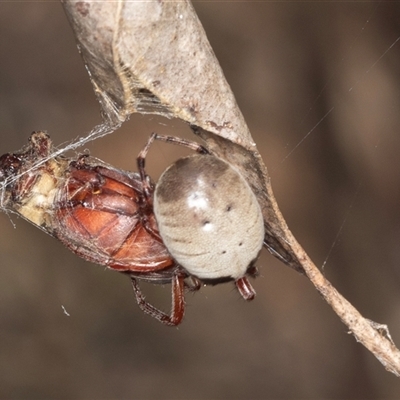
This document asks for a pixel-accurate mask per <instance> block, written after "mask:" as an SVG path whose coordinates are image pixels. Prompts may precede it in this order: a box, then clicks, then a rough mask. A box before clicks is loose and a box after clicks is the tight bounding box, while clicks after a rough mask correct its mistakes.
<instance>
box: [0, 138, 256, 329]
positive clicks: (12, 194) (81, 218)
mask: <svg viewBox="0 0 400 400" xmlns="http://www.w3.org/2000/svg"><path fill="white" fill-rule="evenodd" d="M154 139H160V140H164V141H167V142H174V143H178V144H180V145H184V146H186V147H189V148H191V149H193V150H195V151H196V152H197V153H200V154H208V151H207V150H206V149H205V148H204V147H202V146H200V145H198V144H196V143H194V142H189V141H185V140H183V139H178V138H172V137H168V136H160V135H156V134H153V135H152V136H151V138H150V139H149V141H148V143H147V145H146V146H145V148H144V149H143V150H142V152H141V153H140V154H139V156H138V158H137V163H138V169H139V173H133V172H126V171H122V170H118V169H115V168H114V167H111V166H109V165H107V164H105V163H103V162H102V161H100V160H98V159H94V158H92V157H89V156H87V155H82V156H79V157H78V158H76V159H70V158H65V157H62V156H58V157H51V153H52V151H53V149H52V143H51V140H50V138H49V136H48V135H47V134H46V133H44V132H41V131H39V132H34V133H33V134H32V135H31V137H30V139H29V143H28V145H27V146H26V147H24V148H23V149H22V150H21V151H19V152H16V153H13V154H5V155H3V156H1V157H0V184H1V186H0V190H1V204H0V206H1V209H3V210H4V211H11V212H15V213H17V214H19V215H21V216H22V217H24V218H25V219H27V220H28V221H29V222H31V223H33V224H35V225H36V226H38V227H39V228H41V229H43V230H44V231H45V232H47V233H49V234H50V235H52V236H53V237H55V238H57V239H59V240H60V241H61V242H63V243H64V245H65V246H66V247H68V248H69V249H70V250H72V251H73V252H74V253H75V254H77V255H78V256H80V257H82V258H84V259H86V260H88V261H91V262H94V263H97V264H101V265H105V266H107V267H109V268H111V269H115V270H117V271H120V272H124V273H127V274H129V276H130V277H131V281H132V285H133V289H134V292H135V295H136V300H137V302H138V304H139V307H140V308H141V309H142V310H143V311H144V312H146V313H148V314H150V315H151V316H153V317H154V318H156V319H157V320H159V321H160V322H162V323H164V324H166V325H178V324H179V323H180V322H181V320H182V318H183V315H184V306H185V303H184V291H185V289H188V290H198V289H199V288H200V285H201V282H210V283H212V284H216V283H220V282H225V281H228V280H235V282H236V286H237V288H238V290H239V292H240V293H241V295H242V296H243V297H244V298H245V299H246V300H251V299H253V298H254V295H255V292H254V289H253V288H252V287H251V285H250V283H249V282H248V279H247V278H246V276H244V275H245V274H247V275H250V276H255V275H256V273H257V271H256V269H255V267H253V263H251V264H250V265H249V266H247V265H246V266H244V272H243V273H242V274H240V276H238V277H233V276H225V275H223V276H217V277H214V279H207V276H204V277H201V276H200V277H196V276H195V275H193V273H191V272H188V269H187V268H185V266H181V265H179V264H178V263H177V262H176V261H175V259H174V258H172V256H171V255H170V253H169V251H168V249H167V248H166V247H165V245H164V243H163V240H162V238H161V237H160V233H159V229H158V226H157V221H156V217H155V215H154V211H153V196H154V190H155V185H154V184H153V183H152V182H151V180H150V178H149V177H148V176H147V175H146V173H145V169H144V164H145V157H146V154H147V152H148V150H149V147H150V145H151V143H152V141H153V140H154ZM210 157H212V156H210ZM251 224H252V225H253V224H254V223H253V222H251ZM262 229H263V228H262ZM258 230H260V229H258ZM260 234H261V235H263V231H262V232H261V231H260ZM261 243H262V239H261ZM240 245H241V244H240ZM260 247H261V245H260ZM258 251H259V250H257V251H256V254H257V252H258ZM211 268H212V266H211ZM189 271H190V269H189ZM199 278H200V279H199ZM138 279H140V280H144V281H148V282H152V283H158V284H165V283H171V284H172V310H171V313H170V314H166V313H164V312H162V311H160V310H159V309H157V308H155V307H154V306H152V305H151V304H149V303H148V302H146V301H145V299H144V296H143V295H142V293H141V290H140V288H139V285H138V282H137V280H138Z"/></svg>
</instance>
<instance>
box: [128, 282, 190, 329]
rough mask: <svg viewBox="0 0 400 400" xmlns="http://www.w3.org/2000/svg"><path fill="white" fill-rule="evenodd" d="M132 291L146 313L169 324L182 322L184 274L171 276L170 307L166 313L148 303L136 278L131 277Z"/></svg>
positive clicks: (173, 324)
mask: <svg viewBox="0 0 400 400" xmlns="http://www.w3.org/2000/svg"><path fill="white" fill-rule="evenodd" d="M131 281H132V287H133V291H134V293H135V296H136V301H137V303H138V305H139V307H140V309H141V310H142V311H143V312H145V313H146V314H149V315H151V316H152V317H153V318H155V319H157V320H158V321H160V322H161V323H163V324H165V325H169V326H176V325H179V324H180V323H181V322H182V318H183V315H184V313H185V297H184V276H183V275H180V274H174V276H173V277H172V308H171V313H170V314H169V315H168V314H166V313H164V312H163V311H161V310H159V309H158V308H156V307H154V306H153V305H151V304H150V303H148V302H147V301H146V300H145V298H144V296H143V294H142V291H141V290H140V287H139V284H138V282H137V280H136V279H135V278H133V277H131Z"/></svg>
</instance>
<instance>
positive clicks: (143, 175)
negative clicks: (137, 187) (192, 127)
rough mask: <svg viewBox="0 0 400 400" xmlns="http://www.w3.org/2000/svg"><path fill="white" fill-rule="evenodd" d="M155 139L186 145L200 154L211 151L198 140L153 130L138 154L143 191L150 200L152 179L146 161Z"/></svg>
mask: <svg viewBox="0 0 400 400" xmlns="http://www.w3.org/2000/svg"><path fill="white" fill-rule="evenodd" d="M154 140H161V141H163V142H166V143H172V144H177V145H180V146H184V147H187V148H189V149H192V150H193V151H196V152H197V153H200V154H209V151H208V150H207V149H206V148H205V147H204V146H202V145H200V144H198V143H197V142H193V141H190V140H185V139H181V138H179V137H175V136H166V135H159V134H158V133H155V132H153V133H152V134H151V135H150V137H149V140H148V141H147V143H146V145H145V146H144V148H143V150H141V152H140V153H139V155H138V156H137V159H136V161H137V166H138V170H139V174H140V179H141V180H142V185H143V193H144V195H145V197H146V198H147V199H148V200H149V199H150V198H151V187H150V181H149V179H148V178H147V175H146V170H145V162H146V156H147V153H148V152H149V149H150V146H151V145H152V143H153V142H154Z"/></svg>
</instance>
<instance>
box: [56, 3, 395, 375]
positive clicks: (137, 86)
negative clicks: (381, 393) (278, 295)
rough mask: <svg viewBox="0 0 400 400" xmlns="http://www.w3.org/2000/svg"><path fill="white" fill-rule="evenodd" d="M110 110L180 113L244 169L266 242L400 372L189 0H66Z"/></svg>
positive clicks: (382, 332) (116, 114) (116, 118)
mask: <svg viewBox="0 0 400 400" xmlns="http://www.w3.org/2000/svg"><path fill="white" fill-rule="evenodd" d="M62 3H63V5H64V8H65V11H66V14H67V16H68V18H69V20H70V22H71V26H72V28H73V30H74V33H75V36H76V40H77V43H78V47H79V50H80V51H81V54H82V56H83V58H84V61H85V63H86V67H87V69H88V71H89V74H90V79H91V81H92V83H93V87H94V90H95V92H96V94H97V96H98V99H99V102H100V104H101V107H102V110H103V114H104V116H105V119H106V120H107V121H108V122H109V121H112V122H113V123H115V125H118V124H119V123H121V122H123V121H124V120H126V119H127V118H128V117H129V115H130V114H132V113H134V112H140V113H153V114H160V115H163V116H165V117H168V118H171V117H176V118H180V119H181V120H183V121H186V122H188V123H189V124H191V125H192V126H193V130H194V132H195V133H196V134H197V135H199V136H200V137H201V138H202V139H203V140H204V141H205V142H206V144H207V147H208V148H209V150H210V151H211V152H213V153H214V154H216V155H218V156H219V157H221V158H223V159H225V160H227V161H228V162H230V163H231V164H232V165H234V166H235V167H236V168H238V169H239V170H240V171H241V173H242V174H243V175H244V176H245V177H246V179H247V180H248V182H249V183H250V185H251V186H252V188H253V190H254V192H255V193H256V195H257V197H258V200H259V202H260V205H261V208H262V211H263V215H264V221H265V229H266V236H265V246H266V247H267V248H268V249H269V251H270V252H271V253H272V254H273V255H274V256H276V257H277V258H279V259H280V260H281V261H283V262H284V263H285V264H287V265H288V266H290V267H291V268H294V269H295V270H297V271H298V272H301V273H304V274H305V275H306V276H307V277H308V278H309V280H310V281H311V282H312V284H313V285H314V286H315V288H316V289H317V290H318V292H319V293H320V294H321V295H322V296H323V298H324V299H325V300H326V302H327V303H328V304H330V305H331V307H332V308H333V310H334V311H335V312H336V314H337V315H338V316H339V317H340V319H341V320H342V321H343V323H344V324H345V325H346V326H347V327H348V328H349V332H351V333H352V334H353V335H354V336H355V338H356V340H357V341H359V342H360V343H362V344H363V345H364V346H365V347H366V348H367V349H368V350H370V351H371V352H372V353H373V354H374V355H375V356H376V357H377V358H378V360H379V361H381V363H382V364H383V365H384V366H385V368H386V369H387V370H388V371H390V372H392V373H394V374H395V375H397V376H400V352H399V350H398V349H397V348H396V346H395V345H394V344H393V342H392V340H391V338H390V335H389V333H388V331H387V328H386V327H385V326H384V325H379V324H377V323H374V322H372V321H370V320H368V319H366V318H364V317H363V316H362V315H361V314H360V313H359V312H358V311H357V310H356V309H355V308H354V307H353V306H352V305H351V304H350V303H349V302H348V301H347V300H346V299H345V298H344V297H343V296H341V295H340V294H339V293H338V291H337V290H336V289H335V288H334V287H333V286H332V285H331V284H330V282H329V281H328V280H327V279H326V278H325V277H324V276H323V275H322V274H321V272H320V271H319V269H318V268H317V267H316V266H315V265H314V264H313V263H312V261H311V260H310V258H309V257H308V256H307V254H306V253H305V252H304V250H303V249H302V247H301V246H300V245H299V244H298V242H297V241H296V240H295V238H294V237H293V235H292V233H291V232H290V230H289V229H288V227H287V225H286V222H285V220H284V218H283V217H282V214H281V212H280V210H279V208H278V205H277V203H276V200H275V197H274V195H273V191H272V187H271V184H270V178H269V175H268V173H267V169H266V167H265V165H264V163H263V161H262V159H261V157H260V154H259V153H258V151H257V148H256V146H255V144H254V142H253V139H252V137H251V135H250V133H249V130H248V128H247V125H246V123H245V121H244V118H243V116H242V114H241V112H240V110H239V108H238V106H237V104H236V101H235V98H234V95H233V93H232V91H231V89H230V87H229V85H228V83H227V82H226V80H225V77H224V75H223V73H222V70H221V68H220V66H219V64H218V61H217V60H216V58H215V55H214V53H213V51H212V49H211V46H210V44H209V42H208V40H207V38H206V35H205V32H204V30H203V28H202V26H201V23H200V22H199V20H198V18H197V15H196V14H195V11H194V9H193V7H192V5H191V4H190V2H188V1H178V2H162V1H146V2H132V1H125V0H120V1H117V2H85V1H78V2H77V1H73V0H62Z"/></svg>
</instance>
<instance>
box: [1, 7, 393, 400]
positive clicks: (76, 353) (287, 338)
mask: <svg viewBox="0 0 400 400" xmlns="http://www.w3.org/2000/svg"><path fill="white" fill-rule="evenodd" d="M195 8H196V10H197V11H198V13H199V16H200V19H201V20H202V22H203V24H204V27H205V29H206V31H207V35H208V37H209V39H210V42H211V45H212V46H213V48H214V50H215V53H216V54H217V57H218V58H219V60H220V63H221V65H222V68H223V70H224V71H225V74H226V77H227V79H228V81H229V83H230V84H231V86H232V88H233V91H234V93H235V95H236V97H237V101H238V103H239V105H240V107H241V109H242V111H243V114H244V116H245V118H246V120H247V123H248V125H249V127H250V130H251V132H252V134H253V137H254V139H255V141H256V142H257V144H258V147H259V150H260V152H261V154H262V155H263V157H264V160H265V162H266V164H267V166H268V168H269V171H270V173H271V176H272V184H273V187H274V190H275V194H276V196H277V199H278V202H279V204H280V207H281V210H282V212H283V214H284V216H285V217H286V219H287V222H288V224H289V226H290V227H291V229H292V230H293V232H294V233H295V235H296V237H297V238H298V240H299V241H300V243H301V244H302V245H303V246H304V247H305V249H306V250H307V251H308V252H309V254H310V255H311V257H312V258H313V259H314V261H315V262H316V263H317V265H319V266H322V264H323V263H324V262H325V261H327V262H326V265H325V267H324V271H325V273H326V275H327V277H328V278H329V279H330V280H331V281H332V282H333V284H334V285H335V286H336V288H337V289H338V290H339V291H340V292H341V293H342V294H343V295H344V296H345V297H346V298H348V299H349V300H350V301H351V302H352V303H353V304H354V305H355V306H356V307H357V308H358V309H359V310H360V311H361V312H362V313H363V314H364V315H365V316H366V317H368V318H370V319H372V320H374V321H377V322H381V323H386V324H388V325H389V328H390V332H391V334H392V336H393V339H394V340H395V342H397V344H400V245H399V243H400V208H399V205H400V190H399V188H400V157H399V155H398V154H399V152H400V135H399V130H400V113H399V110H400V94H399V93H400V91H399V89H400V41H399V42H398V43H397V44H395V45H394V46H393V47H392V48H390V46H391V45H392V44H393V43H394V42H395V41H396V39H398V38H399V36H400V5H399V3H396V2H355V3H354V2H353V3H346V2H330V3H327V2H322V3H313V2H311V3H310V2H282V3H279V2H247V3H246V2H199V3H195ZM0 54H1V63H0V130H1V132H2V133H1V135H0V151H1V153H5V152H9V151H13V150H17V149H19V148H21V146H22V145H24V144H25V143H26V141H27V138H28V136H29V134H30V133H31V131H33V130H38V129H45V130H47V131H48V132H49V133H50V134H51V136H52V138H53V140H54V142H55V143H56V144H61V143H62V142H65V141H69V140H71V139H73V138H75V137H76V136H78V135H83V134H85V133H86V132H88V131H89V130H90V129H91V128H92V127H93V126H94V125H95V124H97V123H99V122H100V115H99V106H98V104H97V102H96V99H95V97H94V94H93V91H92V88H91V85H90V82H89V79H88V77H87V74H86V71H85V68H84V66H83V63H82V61H81V59H80V56H79V54H78V52H77V50H76V47H75V42H74V37H73V34H72V31H71V29H70V27H69V25H68V23H67V20H66V18H65V16H64V13H63V9H62V7H61V5H60V4H59V3H58V2H52V1H44V2H11V3H10V2H1V3H0ZM327 113H328V115H327V116H326V117H325V118H323V117H324V116H325V115H326V114H327ZM321 119H322V121H321ZM319 121H321V122H320V123H319V124H318V122H319ZM317 124H318V125H317ZM316 125H317V126H316ZM313 128H315V129H313ZM153 130H156V131H157V132H160V133H165V134H174V135H179V136H185V135H189V134H190V133H189V129H188V127H187V126H185V125H183V124H182V123H180V122H179V121H173V120H172V121H171V120H165V119H161V118H156V117H152V116H141V115H137V116H133V117H132V118H131V120H130V121H129V122H128V123H127V124H125V125H124V126H123V127H122V129H120V130H119V131H118V132H116V133H114V134H113V135H111V136H108V137H106V138H103V139H100V140H97V141H96V142H94V143H91V144H90V145H87V146H86V147H87V148H89V149H90V151H91V153H92V154H93V155H94V156H97V157H99V158H102V159H104V160H105V161H107V162H109V163H111V164H113V165H115V166H117V167H120V168H124V169H135V168H136V167H135V157H136V155H137V153H138V152H139V150H140V149H141V147H142V146H143V144H144V143H145V141H146V139H147V137H148V135H149V133H150V132H151V131H153ZM310 132H311V133H310ZM308 133H310V134H309V135H307V134H308ZM299 143H300V144H299ZM298 144H299V145H298ZM297 145H298V146H297ZM294 148H295V151H293V152H292V150H293V149H294ZM181 154H182V153H181V150H180V149H177V148H175V147H173V146H167V145H165V144H162V143H158V144H156V145H155V146H154V147H153V148H152V152H151V155H150V158H149V161H148V165H149V171H150V173H151V174H152V175H153V177H155V178H157V176H158V175H159V174H160V173H161V172H162V170H163V169H165V168H166V167H167V166H168V165H169V163H170V162H172V161H173V160H174V159H176V158H177V157H179V156H180V155H181ZM12 220H13V221H14V222H15V225H16V229H14V227H13V225H12V224H11V222H10V220H9V217H8V216H7V215H5V214H0V232H1V235H0V260H1V268H0V398H2V399H21V398H29V399H44V398H47V399H52V398H57V399H72V398H73V399H123V398H131V399H136V398H137V399H161V398H165V399H276V398H282V399H298V398H308V399H311V398H316V399H317V398H318V399H328V398H329V399H332V398H335V399H339V398H340V399H377V398H380V399H384V398H399V397H400V381H399V380H398V379H397V378H395V377H394V376H393V375H392V374H390V373H388V372H386V371H385V370H384V369H383V367H382V366H381V365H380V364H379V362H378V361H377V360H376V359H375V358H374V357H373V356H372V355H371V354H369V353H368V351H367V350H365V349H364V348H363V347H362V346H361V345H359V344H357V343H356V341H355V340H354V338H353V337H352V336H351V335H348V334H347V331H346V328H345V326H344V325H343V324H342V323H341V322H340V321H339V320H338V318H337V317H336V315H335V314H334V313H333V312H332V311H331V309H330V308H329V307H328V306H327V305H326V304H325V303H324V302H323V301H322V300H321V298H320V297H319V296H318V294H317V293H316V291H315V290H314V289H313V287H312V286H311V285H310V284H309V283H308V281H307V280H306V279H305V278H304V277H302V276H300V275H299V274H297V273H296V272H294V271H292V270H290V269H288V268H287V267H286V266H284V265H282V264H280V263H279V262H278V261H277V260H275V259H274V258H273V257H272V256H270V255H269V254H268V252H267V251H264V252H263V254H262V257H261V258H260V260H259V262H258V265H259V266H260V269H261V273H262V276H261V277H260V278H259V279H257V280H256V281H255V282H254V286H255V288H256V290H257V294H258V296H257V298H256V300H255V301H254V302H252V303H245V302H244V301H242V300H241V299H240V298H239V295H238V293H237V292H236V291H235V290H233V287H232V285H229V284H226V285H220V286H217V287H210V288H208V287H207V288H205V289H202V290H201V291H200V292H198V293H196V294H195V295H188V296H187V303H188V306H187V314H186V318H185V321H184V323H183V324H182V325H181V326H179V328H177V329H174V328H168V327H164V326H162V325H160V324H159V323H158V322H156V321H155V320H153V319H152V318H150V317H148V316H146V315H144V314H143V313H142V312H141V311H140V310H139V309H138V307H137V305H136V304H135V300H134V297H133V294H132V291H131V287H130V283H129V280H128V279H127V278H126V277H124V276H123V275H120V274H117V273H115V272H112V271H108V270H107V271H105V270H104V268H103V267H100V266H96V265H92V264H90V263H87V262H84V261H82V260H80V259H78V258H77V257H76V256H74V255H73V254H72V253H70V252H69V251H68V250H67V249H65V248H64V247H63V246H62V245H61V244H60V243H58V242H57V241H56V240H55V239H53V238H51V237H49V236H46V235H45V234H44V233H42V232H41V231H39V230H38V229H36V228H34V227H33V226H30V225H29V224H28V223H26V222H25V221H23V220H19V219H17V218H15V217H13V218H12ZM145 290H146V293H148V297H149V298H150V299H151V300H152V301H153V302H155V303H156V304H157V305H160V306H162V307H163V308H164V309H169V307H170V293H169V288H168V287H165V288H163V287H153V286H146V287H145ZM62 306H64V307H65V309H66V310H67V312H68V313H69V314H70V316H69V317H68V316H67V315H65V314H64V312H63V310H62Z"/></svg>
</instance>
